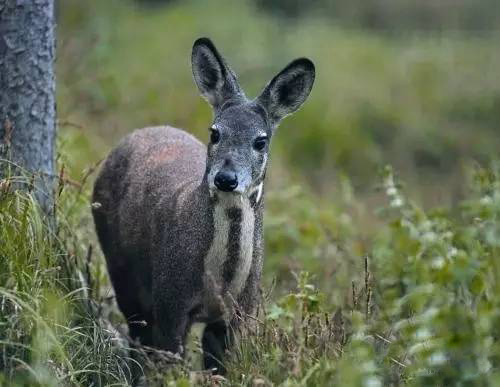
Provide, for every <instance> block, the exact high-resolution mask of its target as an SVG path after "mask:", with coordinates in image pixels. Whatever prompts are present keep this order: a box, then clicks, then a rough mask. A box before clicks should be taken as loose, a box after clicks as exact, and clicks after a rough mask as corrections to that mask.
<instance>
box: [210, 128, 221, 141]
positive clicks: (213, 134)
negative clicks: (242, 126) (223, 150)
mask: <svg viewBox="0 0 500 387" xmlns="http://www.w3.org/2000/svg"><path fill="white" fill-rule="evenodd" d="M219 140H220V132H219V131H218V130H217V129H210V141H211V142H212V144H217V143H218V142H219Z"/></svg>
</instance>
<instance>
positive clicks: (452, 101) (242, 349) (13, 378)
mask: <svg viewBox="0 0 500 387" xmlns="http://www.w3.org/2000/svg"><path fill="white" fill-rule="evenodd" d="M58 17H59V25H58V33H59V37H58V39H59V40H58V62H57V66H58V67H57V82H58V116H59V138H58V145H59V156H58V165H59V169H60V171H63V172H61V173H60V176H61V179H60V180H61V183H60V185H59V187H58V190H57V192H58V197H57V206H56V209H55V211H56V213H57V219H58V223H57V226H55V227H54V226H53V227H48V226H47V225H45V224H44V222H43V219H42V217H41V215H40V214H39V212H38V209H37V208H36V204H35V203H34V202H33V200H32V198H31V196H30V195H29V193H28V194H23V193H15V192H12V190H11V189H10V187H9V185H8V182H7V181H3V182H2V184H0V241H2V243H1V244H0V267H1V268H2V269H0V385H19V386H21V385H41V386H59V385H82V386H90V385H94V386H100V385H126V384H130V383H131V381H132V380H133V379H135V380H137V379H140V378H141V377H144V376H143V375H146V376H147V379H148V380H149V381H150V383H151V385H175V386H176V385H178V386H187V385H198V384H199V385H213V384H222V385H248V386H267V385H272V384H274V385H285V386H295V385H297V386H298V385H307V386H318V385H325V386H329V385H339V386H373V387H375V386H388V385H394V386H395V385H401V384H409V385H416V386H420V385H422V386H427V385H478V386H485V385H495V384H499V383H500V368H499V367H500V343H499V335H500V330H499V329H500V288H499V286H500V264H499V262H500V260H499V258H500V223H499V216H500V166H499V164H498V161H495V159H498V150H499V149H500V136H499V135H498V133H499V130H500V82H499V81H498V80H499V79H500V78H499V75H500V71H499V69H500V51H499V50H498V49H497V46H498V38H499V35H498V34H497V33H495V32H491V33H488V34H481V35H478V36H473V35H471V34H464V33H460V32H456V31H455V32H440V33H437V32H434V33H432V34H431V33H423V32H419V33H415V32H413V33H409V32H405V31H401V33H400V34H391V35H387V34H383V33H377V32H374V31H371V30H370V31H368V30H362V29H345V28H341V27H339V26H338V25H336V24H334V23H333V22H331V20H328V19H323V18H320V17H318V16H308V17H305V18H301V19H293V20H292V19H280V18H276V17H275V16H271V15H269V14H267V13H263V12H261V11H258V10H257V9H255V8H254V7H253V6H252V5H251V3H249V2H229V1H217V2H210V5H208V2H201V1H187V2H177V3H174V4H172V5H171V6H169V7H166V8H162V7H154V8H138V7H137V6H134V5H133V4H132V3H130V2H128V1H106V2H103V1H101V2H99V1H96V0H93V1H87V2H81V1H76V0H64V1H61V2H60V3H59V9H58ZM205 35H206V36H210V37H211V38H212V39H213V40H214V41H215V43H216V44H217V46H218V47H219V49H220V50H221V51H222V53H223V54H224V55H225V56H226V57H227V59H228V61H229V62H230V63H231V64H232V66H233V68H234V69H235V70H236V72H237V73H238V74H239V75H240V80H241V82H242V84H243V85H244V87H245V89H246V90H248V94H250V95H256V94H257V93H258V92H259V90H260V89H261V88H262V87H263V86H264V84H265V83H266V82H267V81H268V80H269V79H270V78H271V77H272V76H273V75H274V74H275V73H276V72H278V71H279V70H280V69H281V68H282V67H284V66H285V65H286V64H287V63H288V62H289V61H290V60H292V59H294V58H295V57H298V56H308V57H310V58H312V59H313V61H314V62H315V63H316V66H317V80H316V85H315V88H314V90H313V92H312V94H311V97H310V99H309V100H308V102H307V103H306V105H305V106H304V108H303V109H302V110H300V111H299V112H298V113H297V114H296V115H294V116H293V118H289V119H287V120H285V121H284V122H283V124H282V126H281V127H280V129H279V133H278V134H277V135H276V138H275V139H274V142H273V159H272V163H271V171H270V175H269V178H268V184H269V189H268V192H267V194H266V219H265V236H266V254H265V259H266V261H265V269H264V270H265V272H264V283H263V294H264V300H263V302H262V305H261V311H260V314H259V316H258V323H257V324H256V327H251V328H250V327H249V330H248V331H245V332H243V334H242V338H241V340H240V342H239V343H238V345H237V346H236V348H235V349H234V350H233V351H232V352H231V353H230V354H229V356H228V363H229V364H228V375H226V378H225V379H217V378H213V377H211V376H210V375H209V374H207V373H206V372H202V371H200V361H199V351H200V349H199V342H198V339H197V337H196V335H193V339H192V345H191V347H192V349H191V351H190V356H189V357H188V358H187V359H185V360H182V361H178V360H176V359H171V358H169V357H168V356H165V354H163V353H160V352H155V353H152V354H150V355H149V356H147V354H146V353H145V351H144V349H142V348H138V347H134V346H132V347H130V346H129V345H128V344H127V342H126V340H124V338H123V335H122V334H121V333H119V331H117V330H116V328H118V329H120V328H121V327H122V323H123V321H122V319H121V316H120V315H119V313H118V312H117V310H116V308H115V307H114V304H113V300H112V297H111V296H112V292H111V290H110V287H109V281H108V279H107V273H106V269H105V265H104V262H103V257H102V253H101V252H100V249H99V247H98V244H97V242H96V237H95V234H94V231H93V225H92V222H91V217H90V211H89V200H90V199H89V192H90V190H91V186H92V181H93V178H94V177H95V172H96V170H97V168H98V163H99V160H101V159H102V158H103V157H104V156H105V155H106V153H107V152H108V151H109V149H110V148H111V147H112V146H113V145H114V144H115V143H116V141H117V140H118V139H119V138H120V137H121V136H123V135H125V134H127V133H129V132H130V131H131V130H133V129H134V128H137V127H143V126H149V125H157V124H163V123H169V124H172V125H175V126H178V127H182V128H186V129H188V130H189V131H191V132H192V133H194V134H196V135H197V136H199V137H200V138H201V139H203V140H206V139H207V137H208V134H207V130H206V128H207V127H208V126H209V124H210V120H211V112H210V109H209V107H208V105H207V104H206V103H205V102H204V101H203V100H202V99H201V98H199V96H198V94H197V90H196V87H195V85H194V83H193V81H192V78H191V72H190V63H189V58H190V49H191V44H192V42H193V41H194V40H195V39H196V38H197V37H199V36H205ZM386 165H391V166H392V167H386Z"/></svg>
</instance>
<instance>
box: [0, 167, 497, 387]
mask: <svg viewBox="0 0 500 387" xmlns="http://www.w3.org/2000/svg"><path fill="white" fill-rule="evenodd" d="M473 176H474V177H473V179H472V181H471V187H472V189H471V194H470V197H469V199H468V200H466V201H464V202H463V203H462V204H461V205H460V206H459V207H458V208H456V209H454V210H453V211H445V210H442V209H438V210H433V211H428V212H424V211H423V210H422V209H421V208H419V207H418V206H416V205H415V204H413V203H412V202H411V200H410V199H409V198H408V197H407V196H406V195H405V194H404V193H403V190H402V189H401V187H400V185H399V184H397V183H396V181H395V177H394V175H393V173H392V171H391V170H390V169H386V170H385V171H384V177H383V183H384V184H383V188H384V190H385V193H386V195H387V197H388V199H389V200H388V206H387V207H386V208H384V209H381V210H380V215H381V216H382V217H383V219H385V223H386V226H385V227H383V228H382V229H381V230H380V231H379V233H378V234H377V237H376V238H375V239H374V241H373V243H372V246H371V248H370V252H369V254H367V255H366V256H362V257H359V260H360V263H361V266H362V267H363V268H364V269H363V270H362V272H361V273H358V275H357V276H354V277H352V283H351V286H350V287H349V288H348V291H347V290H346V288H343V291H344V292H345V294H344V295H342V297H332V296H331V295H330V294H328V292H330V291H331V289H332V287H331V286H326V285H324V281H318V280H317V279H318V277H321V276H320V274H321V273H320V271H316V272H311V273H308V272H305V271H299V272H297V273H296V274H293V278H295V283H296V285H295V286H294V287H293V288H292V289H290V288H289V289H288V291H284V288H283V287H282V288H281V289H278V290H276V289H275V290H274V291H273V288H272V286H271V287H270V288H269V287H266V289H264V291H263V301H262V304H261V308H260V313H259V315H258V316H257V317H256V318H255V319H253V320H252V324H247V325H248V326H246V327H245V329H244V330H243V332H241V338H240V339H239V340H238V342H237V344H236V346H235V348H234V349H233V350H232V351H231V353H229V354H228V359H227V362H228V367H227V368H228V374H227V375H226V377H225V378H222V377H215V376H212V375H210V373H208V372H205V371H196V370H195V368H196V367H195V366H194V365H193V364H194V363H193V361H192V359H193V358H194V357H196V354H197V353H199V343H197V342H196V340H195V341H194V347H195V348H194V351H193V354H192V355H191V356H190V357H188V358H187V359H185V360H180V359H176V358H175V357H171V356H169V355H168V354H166V353H162V352H160V351H153V350H150V349H147V348H141V347H139V346H138V345H136V343H129V342H128V340H127V337H126V331H125V330H123V327H122V324H121V321H120V318H119V317H117V315H118V313H117V311H116V308H115V307H114V305H113V303H112V297H111V293H109V284H108V282H107V277H106V272H105V268H104V264H103V262H102V259H101V258H100V255H99V254H97V253H95V252H93V249H92V245H89V238H88V235H89V234H90V231H89V227H91V224H90V223H89V219H88V209H87V207H88V197H87V196H88V195H87V194H86V193H85V192H86V191H85V189H84V186H85V181H82V182H78V183H77V182H72V181H69V180H68V179H66V178H65V177H64V173H61V174H60V176H59V180H60V181H61V183H60V184H59V189H58V190H57V195H56V204H55V214H56V219H57V222H56V225H54V224H52V225H47V224H46V222H45V220H44V217H43V214H42V213H41V212H40V210H39V208H38V206H37V204H36V202H35V200H34V199H33V198H32V196H31V194H30V193H29V192H21V191H14V190H13V189H12V187H10V185H9V182H8V180H7V179H4V180H3V181H2V184H1V198H0V225H1V227H0V240H1V244H0V267H1V271H0V370H1V372H0V382H1V384H2V385H14V386H15V385H40V386H42V385H43V386H59V385H82V386H102V385H127V384H130V383H132V382H133V381H134V382H135V383H141V382H142V383H143V382H144V381H145V380H148V381H149V383H150V384H151V385H179V386H184V385H192V384H198V385H213V384H214V383H215V384H222V385H249V386H256V385H257V386H259V385H262V386H265V385H273V384H276V385H287V386H292V385H297V386H298V385H308V386H318V385H341V386H388V385H401V384H409V385H494V384H496V383H499V382H500V371H499V364H500V344H499V340H498V339H499V335H500V297H499V295H500V288H499V287H500V281H499V280H500V261H499V258H500V223H499V219H498V218H499V215H500V165H499V164H498V163H497V164H493V165H492V167H491V168H488V169H482V168H476V171H475V173H474V175H473ZM84 180H85V177H84ZM311 211H312V212H313V213H314V210H311ZM270 216H271V218H272V217H273V215H272V214H271V215H270ZM316 220H318V219H316ZM307 221H309V220H307ZM299 227H300V225H299ZM337 243H340V244H341V245H342V244H344V243H345V241H344V242H342V241H340V242H339V241H337ZM275 253H276V252H274V253H273V254H275ZM322 289H323V290H322ZM325 289H327V291H328V292H325ZM339 289H340V288H337V292H338V291H340V290H339ZM339 300H341V301H339Z"/></svg>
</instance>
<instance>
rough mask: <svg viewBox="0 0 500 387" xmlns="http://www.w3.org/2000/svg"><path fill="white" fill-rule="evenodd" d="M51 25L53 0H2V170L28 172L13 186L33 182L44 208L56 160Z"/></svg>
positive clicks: (50, 200) (1, 172)
mask: <svg viewBox="0 0 500 387" xmlns="http://www.w3.org/2000/svg"><path fill="white" fill-rule="evenodd" d="M54 30H55V22H54V0H0V158H1V162H0V176H1V175H3V177H5V176H6V175H9V176H13V175H24V176H25V177H26V176H27V177H28V178H27V184H21V185H19V184H18V185H17V186H18V187H19V186H24V187H28V186H31V183H33V184H34V192H35V195H36V197H37V199H38V200H39V202H40V204H41V206H42V208H43V209H44V210H46V211H49V210H50V208H51V206H52V203H53V189H52V185H53V180H54V179H53V176H54V164H55V161H54V149H55V134H56V113H55V79H54V55H55V37H54ZM6 160H9V162H7V161H6ZM14 165H16V166H19V167H13V166H14ZM16 180H17V179H16Z"/></svg>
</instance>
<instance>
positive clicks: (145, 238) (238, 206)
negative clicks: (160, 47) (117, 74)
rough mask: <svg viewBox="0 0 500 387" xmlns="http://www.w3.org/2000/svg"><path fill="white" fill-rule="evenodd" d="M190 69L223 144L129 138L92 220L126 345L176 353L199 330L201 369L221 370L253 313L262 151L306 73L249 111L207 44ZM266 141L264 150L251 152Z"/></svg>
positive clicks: (298, 97)
mask: <svg viewBox="0 0 500 387" xmlns="http://www.w3.org/2000/svg"><path fill="white" fill-rule="evenodd" d="M192 63H193V74H194V79H195V82H196V84H197V85H198V88H199V89H200V91H201V94H202V95H203V96H204V97H205V98H206V99H207V100H208V101H209V102H210V103H211V105H212V106H213V109H214V121H213V124H212V128H216V129H213V130H217V131H218V133H219V135H220V137H219V138H220V139H219V141H217V142H216V143H210V144H209V145H208V147H206V146H205V145H203V144H202V143H201V142H199V141H198V140H197V139H195V138H194V137H193V136H191V135H190V134H188V133H186V132H184V131H182V130H179V129H175V128H172V127H168V126H166V127H153V128H146V129H140V130H137V131H135V132H133V133H132V134H130V135H129V136H127V137H126V138H125V139H123V140H122V142H121V143H120V144H119V145H118V146H117V147H116V148H115V149H114V150H113V151H112V152H111V154H110V155H109V156H108V158H107V160H106V161H105V163H104V166H103V168H102V170H101V173H100V175H99V177H98V179H97V181H96V183H95V188H94V196H93V201H94V205H93V215H94V220H95V225H96V229H97V234H98V236H99V240H100V243H101V246H102V250H103V252H104V254H105V256H106V260H107V264H108V271H109V274H110V276H111V280H112V283H113V286H114V288H115V292H116V297H117V301H118V305H119V307H120V309H121V311H122V312H123V314H124V315H125V317H126V318H127V320H128V322H129V328H130V334H131V336H132V337H134V338H138V339H140V340H141V342H142V343H143V344H146V345H153V346H156V347H159V348H162V349H165V350H170V351H173V352H181V353H182V352H183V347H184V341H185V337H186V334H187V332H188V330H189V328H190V326H191V324H192V323H193V322H197V321H199V322H204V323H206V324H207V325H206V327H205V331H204V334H203V340H202V343H203V349H204V353H205V365H206V366H207V367H209V368H212V367H217V368H219V370H222V367H221V365H220V359H221V357H222V355H223V353H224V351H225V349H226V348H227V345H228V339H229V336H230V335H229V330H228V328H229V326H231V328H232V329H231V331H234V328H236V327H237V325H238V323H239V321H241V316H245V315H247V314H249V315H252V314H254V313H255V312H256V306H257V303H258V298H259V297H258V288H259V282H260V276H261V271H262V251H263V246H262V244H263V240H262V209H263V200H262V183H263V180H264V177H265V171H266V167H267V155H268V152H269V141H270V139H271V137H272V135H273V134H274V131H275V128H276V127H277V125H278V123H279V121H280V120H281V119H282V118H283V117H284V116H286V115H288V114H290V113H292V112H293V111H295V110H296V109H298V108H299V107H300V105H301V104H302V103H303V102H304V101H305V99H306V98H307V96H308V94H309V92H310V90H311V88H312V84H313V81H314V65H313V64H312V62H311V61H309V60H308V59H298V60H296V61H294V62H292V63H291V64H290V65H288V66H287V67H286V68H285V70H283V71H282V72H281V73H279V74H278V75H277V76H276V77H275V78H274V79H273V80H272V81H271V82H270V83H269V84H268V86H266V88H265V89H264V91H263V92H262V94H261V96H260V97H258V98H256V99H254V100H248V99H247V98H246V97H245V94H244V93H243V91H242V90H241V88H240V86H239V84H238V82H237V79H236V76H235V74H234V72H233V71H232V70H231V69H230V68H229V67H228V66H227V64H226V63H225V61H224V60H223V59H222V57H221V55H220V54H219V53H218V52H217V50H216V49H215V47H214V45H213V44H212V42H211V41H210V40H208V39H206V38H202V39H198V40H197V41H196V42H195V43H194V46H193V55H192ZM263 135H264V136H266V137H267V140H266V145H265V147H264V148H263V149H261V150H257V149H255V148H254V141H255V139H256V138H257V137H259V136H260V137H262V136H263ZM222 170H231V171H232V172H234V173H235V174H236V176H237V177H238V187H237V188H236V189H235V191H234V192H222V191H218V190H217V188H216V187H215V185H214V181H213V180H214V175H215V174H216V173H217V172H218V171H222ZM252 234H253V236H252ZM250 252H251V253H250ZM245 263H246V266H245ZM246 270H248V271H246ZM143 320H144V321H146V323H147V324H146V325H145V326H144V325H142V324H138V323H136V322H137V321H143Z"/></svg>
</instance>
